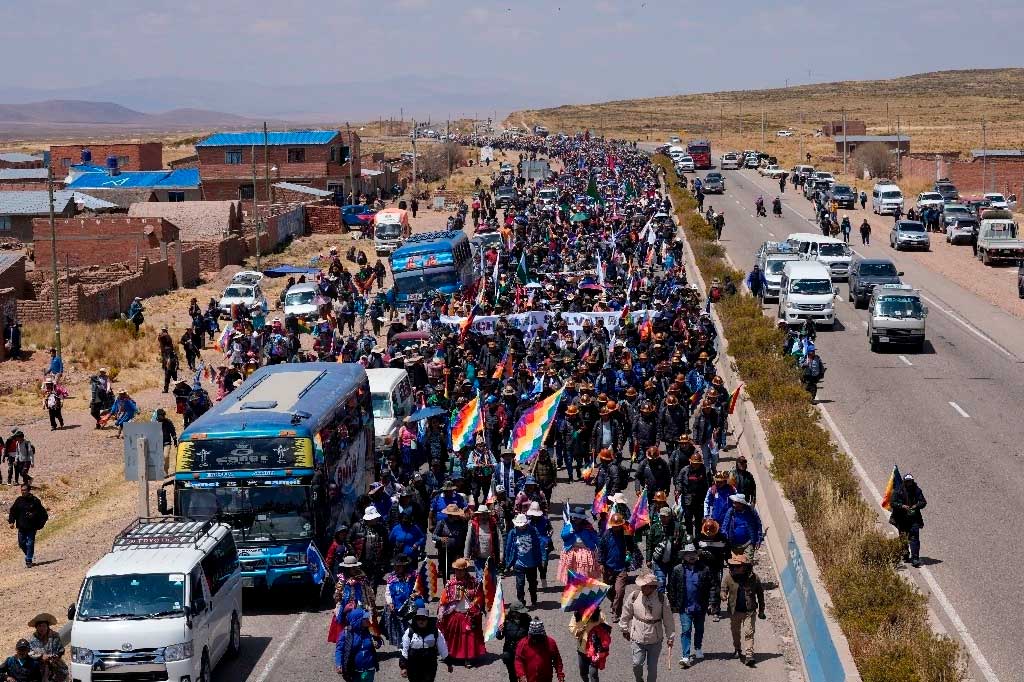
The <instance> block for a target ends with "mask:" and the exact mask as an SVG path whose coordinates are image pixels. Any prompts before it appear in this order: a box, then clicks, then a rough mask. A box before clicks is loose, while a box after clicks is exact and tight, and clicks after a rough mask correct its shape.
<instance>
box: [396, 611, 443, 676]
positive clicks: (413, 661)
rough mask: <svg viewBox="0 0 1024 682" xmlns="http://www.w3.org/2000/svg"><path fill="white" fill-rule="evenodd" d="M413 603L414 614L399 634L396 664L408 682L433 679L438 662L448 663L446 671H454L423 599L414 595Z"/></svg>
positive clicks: (435, 623)
mask: <svg viewBox="0 0 1024 682" xmlns="http://www.w3.org/2000/svg"><path fill="white" fill-rule="evenodd" d="M414 603H415V605H416V614H415V615H414V616H413V618H412V622H411V623H409V627H408V629H406V631H405V632H404V633H403V635H402V641H401V646H400V648H399V658H398V667H399V668H400V669H401V674H402V677H405V678H407V679H408V680H409V682H434V680H435V678H436V677H437V664H438V661H441V662H443V663H444V664H445V665H447V667H448V672H449V673H451V672H452V671H453V668H452V662H451V659H450V657H449V654H448V642H447V641H446V640H445V638H444V634H443V633H442V632H441V631H440V629H439V628H438V627H437V620H435V619H433V618H431V617H430V611H428V610H427V606H426V604H424V603H423V600H422V599H419V598H417V599H416V601H415V602H414Z"/></svg>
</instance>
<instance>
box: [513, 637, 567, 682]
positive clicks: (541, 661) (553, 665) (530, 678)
mask: <svg viewBox="0 0 1024 682" xmlns="http://www.w3.org/2000/svg"><path fill="white" fill-rule="evenodd" d="M546 640H547V641H546V642H545V643H543V644H539V645H537V644H534V643H533V641H532V640H531V638H530V637H529V636H527V637H524V638H523V639H522V641H520V642H519V644H518V645H516V677H525V678H526V680H527V682H551V678H552V677H553V675H552V672H555V673H557V674H558V679H559V680H565V670H564V669H563V668H562V656H561V654H559V653H558V645H557V644H555V640H553V639H551V638H550V637H547V638H546Z"/></svg>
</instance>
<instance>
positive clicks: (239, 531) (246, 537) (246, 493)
mask: <svg viewBox="0 0 1024 682" xmlns="http://www.w3.org/2000/svg"><path fill="white" fill-rule="evenodd" d="M309 495H310V489H309V488H308V487H306V486H287V487H286V486H273V487H244V488H243V487H239V488H203V489H195V488H185V489H182V490H181V492H180V496H179V503H180V505H181V511H182V514H183V515H184V516H185V517H186V518H190V519H196V520H200V521H203V520H207V519H216V520H218V521H224V522H225V523H227V524H229V525H230V526H231V528H232V529H233V532H234V534H235V539H236V540H237V541H239V542H274V541H278V540H302V539H306V538H310V537H312V535H313V512H312V509H311V505H310V499H309Z"/></svg>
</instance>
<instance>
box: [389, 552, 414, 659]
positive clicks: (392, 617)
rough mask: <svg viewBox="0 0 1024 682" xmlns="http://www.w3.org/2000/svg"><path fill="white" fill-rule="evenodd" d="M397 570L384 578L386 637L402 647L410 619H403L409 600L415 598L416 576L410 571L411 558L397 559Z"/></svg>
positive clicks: (402, 555) (393, 644)
mask: <svg viewBox="0 0 1024 682" xmlns="http://www.w3.org/2000/svg"><path fill="white" fill-rule="evenodd" d="M394 564H395V570H394V571H392V572H391V573H388V574H387V575H386V576H384V584H385V585H386V588H385V590H384V636H385V637H387V640H388V642H390V643H391V645H392V646H396V647H397V646H401V644H402V635H404V634H405V631H406V630H407V629H408V627H409V620H410V619H409V618H408V617H403V614H404V613H405V612H406V608H407V604H408V602H409V599H410V598H412V597H413V594H412V591H413V587H415V585H416V574H415V573H413V572H412V571H410V570H409V557H407V556H405V555H404V554H399V555H398V556H397V557H395V561H394Z"/></svg>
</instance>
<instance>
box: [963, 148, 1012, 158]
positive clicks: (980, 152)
mask: <svg viewBox="0 0 1024 682" xmlns="http://www.w3.org/2000/svg"><path fill="white" fill-rule="evenodd" d="M971 156H973V157H974V158H976V159H980V158H982V157H984V156H1024V149H972V150H971Z"/></svg>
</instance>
